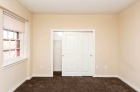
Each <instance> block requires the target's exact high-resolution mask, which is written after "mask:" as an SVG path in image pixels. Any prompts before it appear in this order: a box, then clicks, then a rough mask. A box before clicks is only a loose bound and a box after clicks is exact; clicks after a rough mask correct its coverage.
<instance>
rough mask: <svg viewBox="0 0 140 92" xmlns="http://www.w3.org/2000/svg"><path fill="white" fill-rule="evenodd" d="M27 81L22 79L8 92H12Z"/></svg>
mask: <svg viewBox="0 0 140 92" xmlns="http://www.w3.org/2000/svg"><path fill="white" fill-rule="evenodd" d="M26 80H27V79H26V78H25V79H23V80H22V81H21V82H19V83H18V84H17V85H16V86H15V87H13V88H12V89H11V90H10V91H9V92H14V91H15V90H16V89H17V88H18V87H19V86H20V85H21V84H23V83H24V82H25V81H26Z"/></svg>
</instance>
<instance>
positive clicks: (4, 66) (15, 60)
mask: <svg viewBox="0 0 140 92" xmlns="http://www.w3.org/2000/svg"><path fill="white" fill-rule="evenodd" d="M27 59H28V58H22V57H18V58H15V59H12V60H9V61H8V62H6V63H4V64H3V65H2V68H3V69H7V68H9V67H12V66H14V65H17V64H19V63H21V62H23V61H26V60H27Z"/></svg>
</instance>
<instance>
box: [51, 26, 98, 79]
mask: <svg viewBox="0 0 140 92" xmlns="http://www.w3.org/2000/svg"><path fill="white" fill-rule="evenodd" d="M53 32H92V38H93V43H92V45H93V62H92V65H93V74H92V76H93V77H94V76H95V29H51V41H50V42H51V43H50V44H51V47H50V48H51V49H50V50H51V55H50V60H51V76H52V77H53Z"/></svg>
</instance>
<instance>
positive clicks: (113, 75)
mask: <svg viewBox="0 0 140 92" xmlns="http://www.w3.org/2000/svg"><path fill="white" fill-rule="evenodd" d="M93 77H117V78H118V75H94V76H93Z"/></svg>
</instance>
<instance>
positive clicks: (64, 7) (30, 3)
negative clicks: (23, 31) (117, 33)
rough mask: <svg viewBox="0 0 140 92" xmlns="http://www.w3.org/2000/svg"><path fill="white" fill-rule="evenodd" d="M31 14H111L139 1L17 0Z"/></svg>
mask: <svg viewBox="0 0 140 92" xmlns="http://www.w3.org/2000/svg"><path fill="white" fill-rule="evenodd" d="M17 1H18V2H19V3H21V4H22V5H23V6H24V7H26V8H27V9H28V10H30V11H31V12H33V13H41V14H42V13H46V14H112V13H119V12H121V11H123V10H124V9H126V8H128V7H129V6H131V5H132V4H134V3H136V2H137V1H139V0H17Z"/></svg>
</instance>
